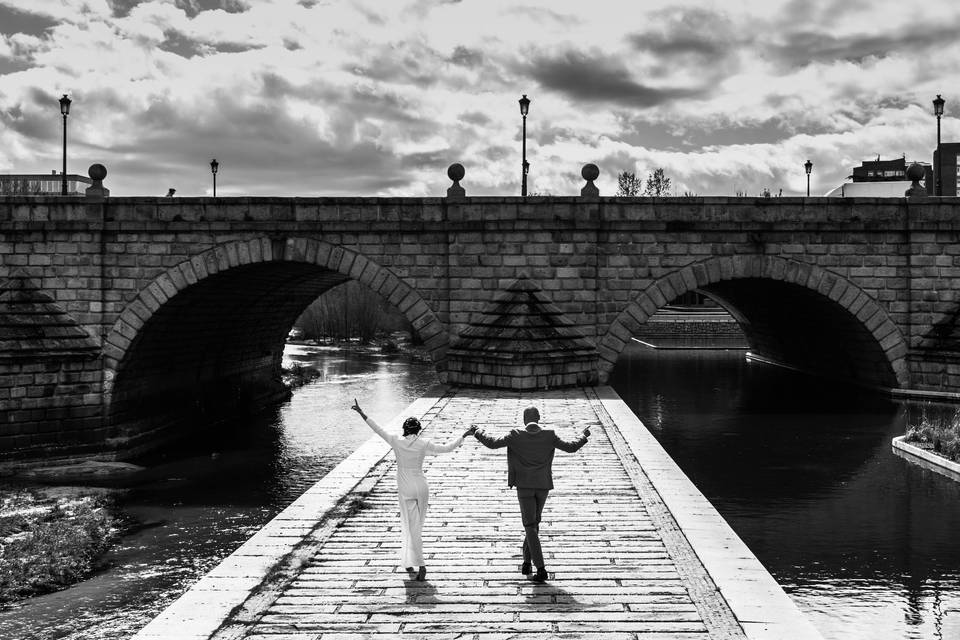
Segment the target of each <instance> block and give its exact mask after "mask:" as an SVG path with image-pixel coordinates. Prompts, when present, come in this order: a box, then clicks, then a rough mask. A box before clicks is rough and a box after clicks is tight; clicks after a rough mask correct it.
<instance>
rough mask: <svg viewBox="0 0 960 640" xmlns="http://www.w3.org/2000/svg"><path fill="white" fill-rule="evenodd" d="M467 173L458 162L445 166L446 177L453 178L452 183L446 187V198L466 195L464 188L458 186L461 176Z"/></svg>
mask: <svg viewBox="0 0 960 640" xmlns="http://www.w3.org/2000/svg"><path fill="white" fill-rule="evenodd" d="M466 174H467V172H466V170H465V169H464V168H463V165H462V164H460V163H459V162H454V163H453V164H452V165H450V166H449V167H447V177H448V178H450V179H451V180H453V184H452V185H451V186H450V188H449V189H447V197H448V198H465V197H466V195H467V192H466V190H465V189H464V188H463V187H461V186H460V181H461V180H463V176H465V175H466Z"/></svg>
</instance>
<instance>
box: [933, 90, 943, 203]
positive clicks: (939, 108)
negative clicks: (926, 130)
mask: <svg viewBox="0 0 960 640" xmlns="http://www.w3.org/2000/svg"><path fill="white" fill-rule="evenodd" d="M944 102H946V101H945V100H944V99H943V98H941V97H940V94H939V93H938V94H937V97H936V98H934V100H933V115H935V116H937V195H938V196H942V195H943V177H942V176H941V175H940V174H941V173H942V172H941V171H940V165H941V164H942V160H941V158H940V116H942V115H943V103H944Z"/></svg>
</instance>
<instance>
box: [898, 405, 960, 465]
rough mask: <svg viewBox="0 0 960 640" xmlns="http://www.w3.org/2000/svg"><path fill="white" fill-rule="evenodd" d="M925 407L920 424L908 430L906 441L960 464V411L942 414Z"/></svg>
mask: <svg viewBox="0 0 960 640" xmlns="http://www.w3.org/2000/svg"><path fill="white" fill-rule="evenodd" d="M932 413H933V411H932V410H931V409H930V408H929V407H927V406H924V407H923V409H922V412H921V416H920V422H919V424H916V425H914V426H911V427H909V428H908V429H907V433H906V437H905V438H904V440H905V441H907V442H910V443H913V444H916V445H919V446H921V447H923V448H929V449H931V450H933V451H934V452H935V453H938V454H940V455H941V456H943V457H944V458H947V459H948V460H953V461H954V462H960V409H956V410H954V412H953V413H952V414H949V415H948V414H945V413H940V414H938V415H931V414H932Z"/></svg>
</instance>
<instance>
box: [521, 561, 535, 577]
mask: <svg viewBox="0 0 960 640" xmlns="http://www.w3.org/2000/svg"><path fill="white" fill-rule="evenodd" d="M520 573H522V574H523V575H525V576H528V575H530V574H531V573H533V565H532V564H530V563H529V562H524V563H523V564H521V565H520Z"/></svg>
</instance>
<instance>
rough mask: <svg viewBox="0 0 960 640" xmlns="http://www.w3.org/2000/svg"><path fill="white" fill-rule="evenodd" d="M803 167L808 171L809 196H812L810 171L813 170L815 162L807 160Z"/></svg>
mask: <svg viewBox="0 0 960 640" xmlns="http://www.w3.org/2000/svg"><path fill="white" fill-rule="evenodd" d="M803 168H804V169H805V170H806V172H807V197H808V198H809V197H810V172H811V171H812V170H813V163H812V162H810V161H809V160H807V161H806V162H804V163H803Z"/></svg>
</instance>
